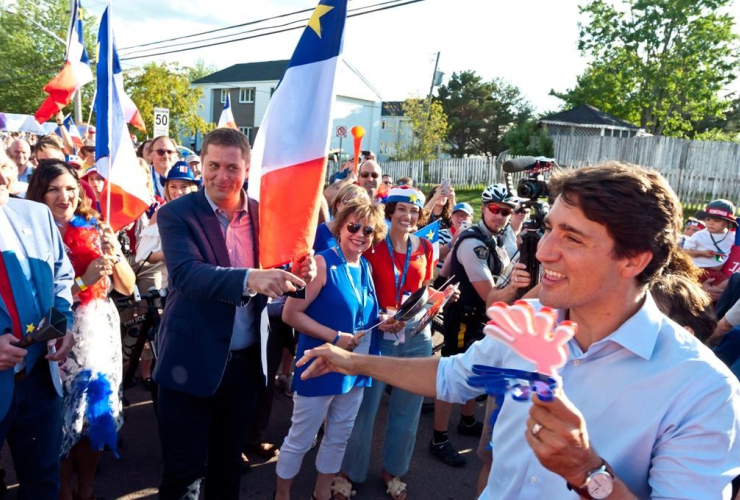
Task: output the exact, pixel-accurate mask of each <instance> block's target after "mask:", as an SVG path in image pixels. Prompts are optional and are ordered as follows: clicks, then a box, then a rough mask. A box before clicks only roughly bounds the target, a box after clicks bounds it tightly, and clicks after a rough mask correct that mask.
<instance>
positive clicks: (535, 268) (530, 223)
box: [503, 156, 558, 296]
mask: <svg viewBox="0 0 740 500" xmlns="http://www.w3.org/2000/svg"><path fill="white" fill-rule="evenodd" d="M557 166H558V164H557V163H556V162H555V160H554V159H552V158H546V157H544V156H540V157H536V158H535V157H533V156H523V157H521V158H514V159H512V160H507V161H505V162H504V164H503V171H504V172H506V173H507V174H508V175H507V186H508V187H509V190H513V186H509V184H511V174H513V173H517V172H525V173H527V174H528V175H527V177H525V178H523V179H521V180H520V181H519V184H518V185H517V188H516V194H517V196H518V197H519V198H524V199H525V201H524V202H522V208H524V209H530V210H531V213H530V217H529V220H527V221H525V222H524V224H523V226H522V231H521V237H522V244H521V248H520V249H519V262H522V263H524V264H525V265H526V266H527V272H528V273H529V275H530V276H531V277H532V279H531V281H530V285H529V288H527V289H522V290H521V292H520V296H521V295H524V294H525V293H526V292H527V291H528V290H529V289H531V288H532V287H534V286H535V285H536V284H537V283H539V280H540V263H539V261H538V260H537V258H536V257H535V256H536V254H537V245H538V243H539V241H540V239H541V238H542V235H543V234H544V223H545V216H546V215H547V212H548V211H549V210H550V206H549V205H548V204H547V202H546V201H540V200H541V199H543V198H548V196H549V193H548V190H547V182H546V181H545V177H544V175H543V174H544V173H545V172H547V171H549V170H550V169H551V168H553V167H557Z"/></svg>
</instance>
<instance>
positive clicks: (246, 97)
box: [239, 88, 254, 102]
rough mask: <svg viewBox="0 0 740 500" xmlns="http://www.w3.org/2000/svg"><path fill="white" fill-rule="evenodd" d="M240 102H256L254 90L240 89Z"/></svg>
mask: <svg viewBox="0 0 740 500" xmlns="http://www.w3.org/2000/svg"><path fill="white" fill-rule="evenodd" d="M239 102H254V88H243V89H239Z"/></svg>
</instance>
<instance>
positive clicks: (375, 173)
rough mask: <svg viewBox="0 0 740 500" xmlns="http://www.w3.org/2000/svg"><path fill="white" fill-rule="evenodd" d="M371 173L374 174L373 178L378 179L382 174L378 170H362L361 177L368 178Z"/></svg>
mask: <svg viewBox="0 0 740 500" xmlns="http://www.w3.org/2000/svg"><path fill="white" fill-rule="evenodd" d="M371 175H372V176H373V179H377V178H378V177H380V174H379V173H377V172H360V177H362V178H363V179H367V178H368V177H370V176H371Z"/></svg>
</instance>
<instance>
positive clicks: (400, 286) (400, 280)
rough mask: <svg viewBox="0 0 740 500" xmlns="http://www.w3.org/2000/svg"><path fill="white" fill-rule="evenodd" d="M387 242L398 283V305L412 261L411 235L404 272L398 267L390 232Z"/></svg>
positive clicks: (386, 236)
mask: <svg viewBox="0 0 740 500" xmlns="http://www.w3.org/2000/svg"><path fill="white" fill-rule="evenodd" d="M385 243H386V244H387V245H388V256H389V257H390V258H391V265H392V266H393V277H394V278H395V283H396V307H398V306H399V305H400V303H401V291H402V290H403V286H404V285H405V284H406V276H407V275H408V272H409V262H411V236H409V239H408V244H407V245H406V262H404V264H403V274H400V273H399V272H398V268H396V257H395V252H394V250H393V244H392V243H391V235H390V234H386V235H385Z"/></svg>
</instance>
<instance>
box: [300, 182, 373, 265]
mask: <svg viewBox="0 0 740 500" xmlns="http://www.w3.org/2000/svg"><path fill="white" fill-rule="evenodd" d="M360 202H366V203H369V202H370V197H368V195H367V191H365V188H361V187H360V186H357V185H355V184H348V185H346V186H344V187H343V188H342V189H340V190H339V191H338V192H337V194H336V196H335V197H334V199H333V200H332V202H331V206H329V211H330V212H331V215H332V219H330V220H328V221H326V222H324V223H323V224H319V227H317V228H316V238H315V239H314V242H313V250H314V252H316V253H319V252H323V251H324V250H326V249H327V248H333V247H335V246H336V245H337V240H336V238H335V237H334V235H333V234H332V233H333V230H332V227H333V226H334V219H333V218H334V217H336V216H337V214H338V213H339V212H340V211H341V210H342V209H343V208H346V207H348V206H349V205H351V204H353V203H360Z"/></svg>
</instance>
